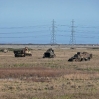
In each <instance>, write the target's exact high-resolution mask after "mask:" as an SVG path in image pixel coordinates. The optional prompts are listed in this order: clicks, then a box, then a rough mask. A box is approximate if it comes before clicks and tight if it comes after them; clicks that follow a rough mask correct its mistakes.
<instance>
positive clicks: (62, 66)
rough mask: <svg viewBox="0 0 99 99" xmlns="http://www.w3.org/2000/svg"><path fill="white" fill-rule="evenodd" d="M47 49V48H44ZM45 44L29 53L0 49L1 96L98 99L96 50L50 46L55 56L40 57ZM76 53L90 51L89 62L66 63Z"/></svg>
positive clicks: (6, 98) (98, 51)
mask: <svg viewBox="0 0 99 99" xmlns="http://www.w3.org/2000/svg"><path fill="white" fill-rule="evenodd" d="M47 48H48V47H47ZM47 48H46V47H42V48H31V53H32V56H27V57H18V58H16V57H14V54H13V51H9V52H7V53H3V52H0V98H1V99H98V98H99V49H98V48H89V47H88V48H74V49H71V48H61V47H56V48H55V47H53V49H54V52H55V54H56V57H55V58H42V57H43V54H44V52H45V51H46V50H47ZM77 52H88V53H92V55H93V57H92V59H91V60H90V61H82V62H68V59H69V58H70V57H71V56H73V55H74V54H75V53H77Z"/></svg>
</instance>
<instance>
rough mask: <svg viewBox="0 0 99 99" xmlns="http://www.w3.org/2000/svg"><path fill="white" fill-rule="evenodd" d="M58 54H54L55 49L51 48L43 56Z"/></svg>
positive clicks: (49, 56) (51, 56)
mask: <svg viewBox="0 0 99 99" xmlns="http://www.w3.org/2000/svg"><path fill="white" fill-rule="evenodd" d="M55 56H56V55H55V54H54V50H53V49H52V48H49V49H48V50H47V51H46V52H45V53H44V55H43V58H54V57H55Z"/></svg>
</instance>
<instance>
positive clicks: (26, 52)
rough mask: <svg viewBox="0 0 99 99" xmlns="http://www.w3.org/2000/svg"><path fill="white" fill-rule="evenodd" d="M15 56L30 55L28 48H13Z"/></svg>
mask: <svg viewBox="0 0 99 99" xmlns="http://www.w3.org/2000/svg"><path fill="white" fill-rule="evenodd" d="M14 56H15V57H25V56H32V54H31V52H30V51H29V50H28V48H27V47H25V48H24V49H20V50H14Z"/></svg>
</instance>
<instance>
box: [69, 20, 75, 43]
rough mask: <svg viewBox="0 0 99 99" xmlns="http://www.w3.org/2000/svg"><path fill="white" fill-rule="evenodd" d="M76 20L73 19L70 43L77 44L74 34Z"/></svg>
mask: <svg viewBox="0 0 99 99" xmlns="http://www.w3.org/2000/svg"><path fill="white" fill-rule="evenodd" d="M74 27H75V26H74V20H72V25H71V37H70V44H71V45H74V44H75V34H74V32H75V31H74Z"/></svg>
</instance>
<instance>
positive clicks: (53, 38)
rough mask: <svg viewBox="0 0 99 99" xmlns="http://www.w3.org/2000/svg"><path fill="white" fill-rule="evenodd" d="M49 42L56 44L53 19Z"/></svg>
mask: <svg viewBox="0 0 99 99" xmlns="http://www.w3.org/2000/svg"><path fill="white" fill-rule="evenodd" d="M51 44H56V36H55V21H54V19H53V21H52V31H51Z"/></svg>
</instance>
